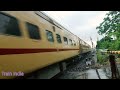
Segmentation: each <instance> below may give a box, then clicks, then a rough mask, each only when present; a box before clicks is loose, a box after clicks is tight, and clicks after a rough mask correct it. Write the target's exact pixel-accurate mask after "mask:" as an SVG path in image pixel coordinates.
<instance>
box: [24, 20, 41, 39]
mask: <svg viewBox="0 0 120 90" xmlns="http://www.w3.org/2000/svg"><path fill="white" fill-rule="evenodd" d="M26 25H27V28H28V33H29V37H30V38H31V39H40V33H39V28H38V27H37V26H36V25H33V24H31V23H28V22H27V23H26Z"/></svg>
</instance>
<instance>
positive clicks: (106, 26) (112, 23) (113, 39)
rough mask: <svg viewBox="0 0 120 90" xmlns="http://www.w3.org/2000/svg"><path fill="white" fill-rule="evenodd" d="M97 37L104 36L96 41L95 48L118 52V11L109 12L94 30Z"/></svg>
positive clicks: (119, 32) (119, 15)
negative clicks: (96, 32) (96, 31)
mask: <svg viewBox="0 0 120 90" xmlns="http://www.w3.org/2000/svg"><path fill="white" fill-rule="evenodd" d="M96 29H98V34H99V35H105V37H104V38H102V39H101V40H100V41H97V48H101V49H110V50H120V11H110V12H109V13H107V14H106V17H105V18H104V21H103V22H102V23H101V24H100V25H99V26H98V27H97V28H96Z"/></svg>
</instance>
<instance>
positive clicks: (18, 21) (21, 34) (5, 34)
mask: <svg viewBox="0 0 120 90" xmlns="http://www.w3.org/2000/svg"><path fill="white" fill-rule="evenodd" d="M0 14H3V15H5V16H7V17H10V18H13V19H15V20H16V21H17V26H18V29H19V32H20V35H13V34H7V33H0V35H4V36H12V37H23V33H22V30H21V27H20V20H19V19H17V18H16V17H14V16H11V15H10V14H7V13H4V12H0Z"/></svg>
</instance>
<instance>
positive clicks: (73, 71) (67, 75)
mask: <svg viewBox="0 0 120 90" xmlns="http://www.w3.org/2000/svg"><path fill="white" fill-rule="evenodd" d="M92 57H93V56H92V53H90V54H88V55H87V56H85V57H83V58H82V60H79V61H78V62H75V63H73V64H72V65H71V66H69V67H68V68H67V69H66V70H65V71H63V72H61V73H59V74H58V75H56V76H55V77H53V78H52V79H87V74H86V73H85V71H86V70H88V69H89V68H86V58H92Z"/></svg>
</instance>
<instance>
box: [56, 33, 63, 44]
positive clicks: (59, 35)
mask: <svg viewBox="0 0 120 90" xmlns="http://www.w3.org/2000/svg"><path fill="white" fill-rule="evenodd" d="M57 36H59V38H60V42H59V41H58V38H57ZM56 39H57V43H59V44H61V43H62V39H61V36H60V35H59V34H56Z"/></svg>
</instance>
